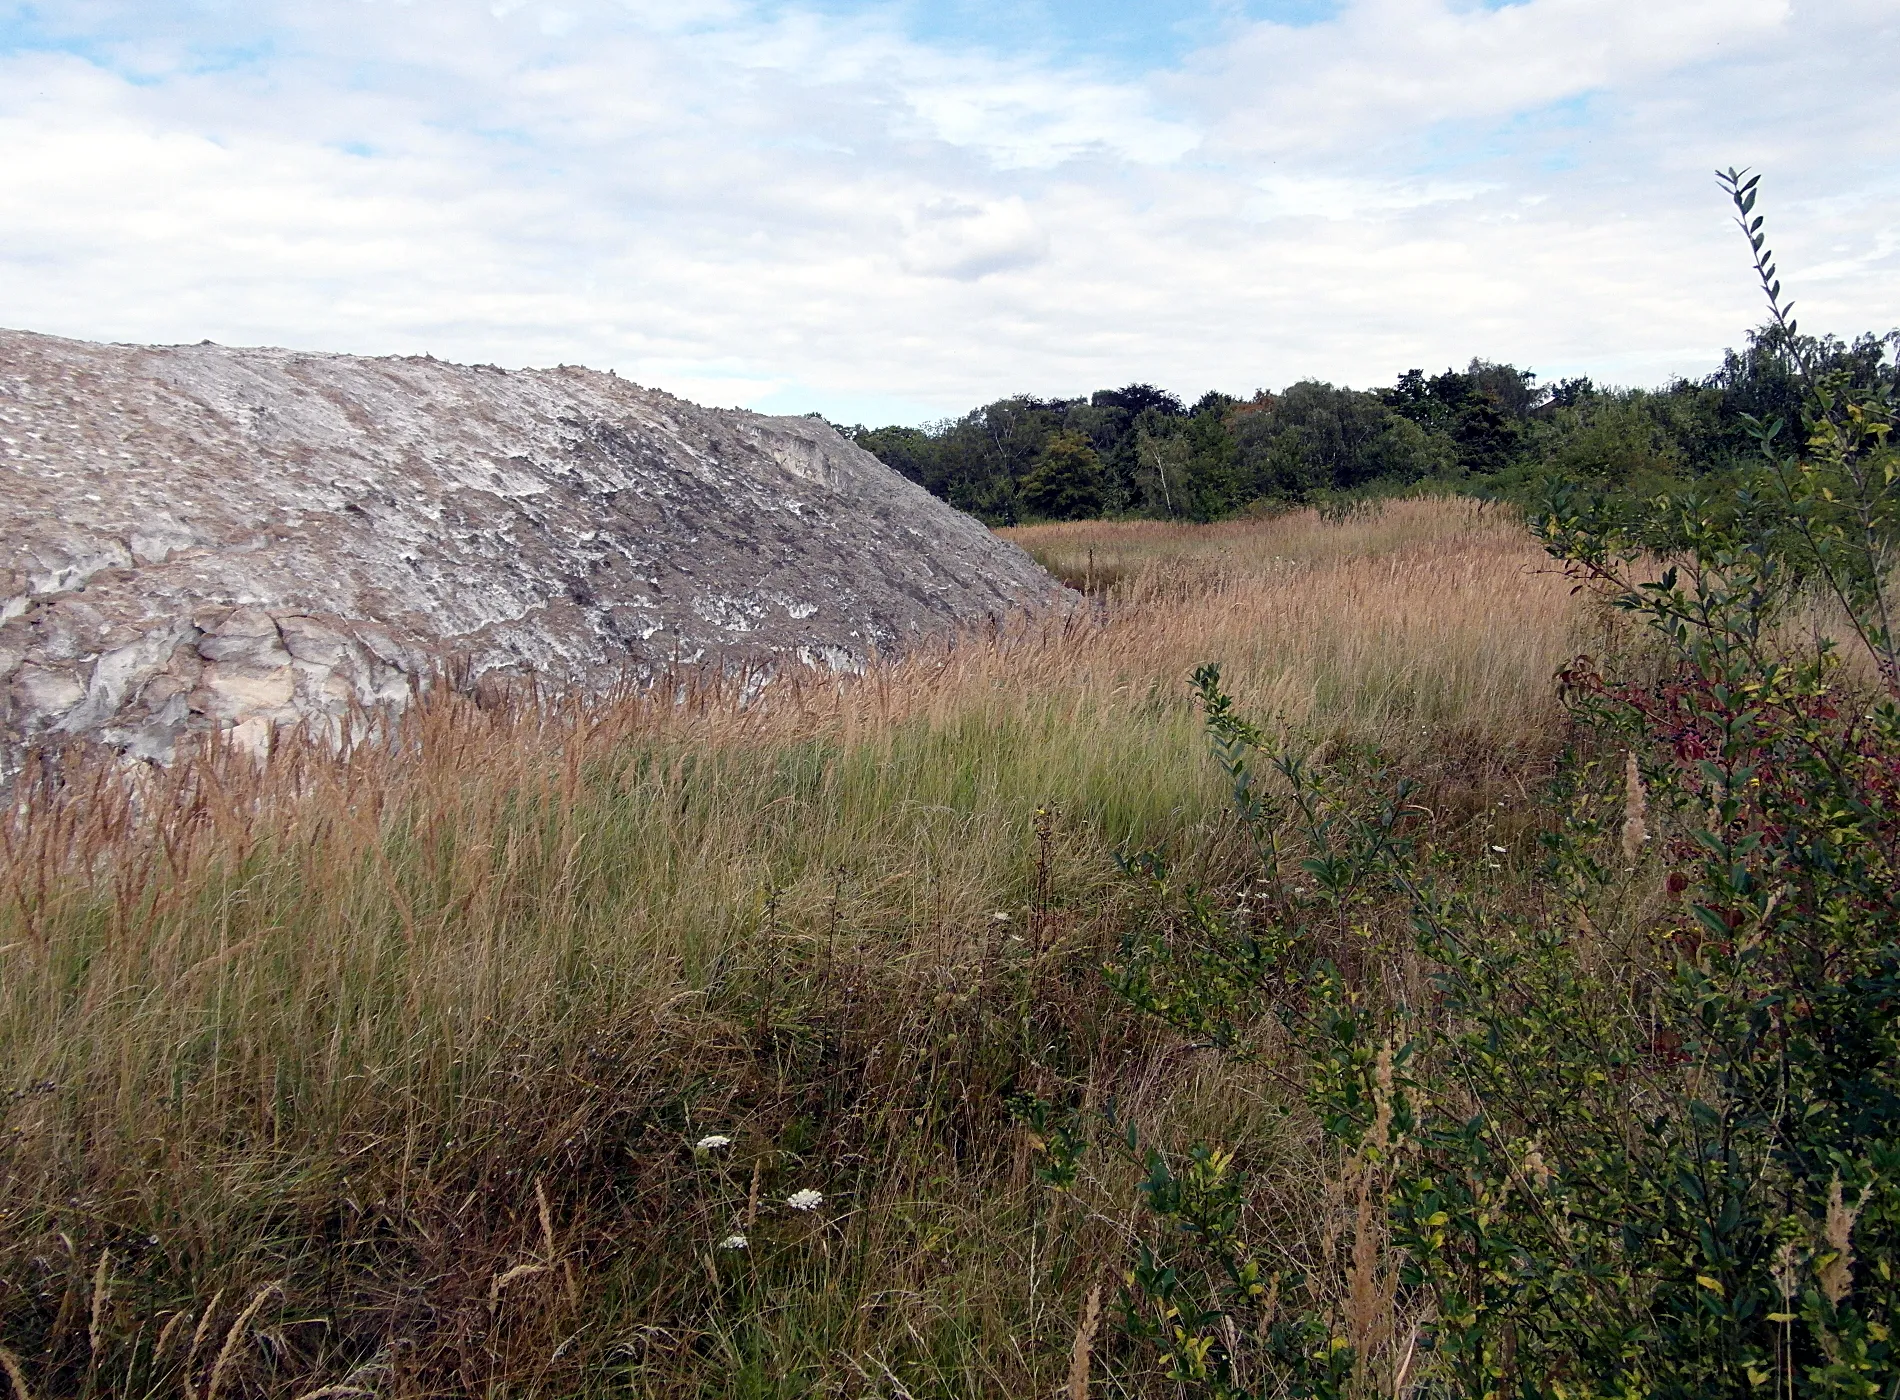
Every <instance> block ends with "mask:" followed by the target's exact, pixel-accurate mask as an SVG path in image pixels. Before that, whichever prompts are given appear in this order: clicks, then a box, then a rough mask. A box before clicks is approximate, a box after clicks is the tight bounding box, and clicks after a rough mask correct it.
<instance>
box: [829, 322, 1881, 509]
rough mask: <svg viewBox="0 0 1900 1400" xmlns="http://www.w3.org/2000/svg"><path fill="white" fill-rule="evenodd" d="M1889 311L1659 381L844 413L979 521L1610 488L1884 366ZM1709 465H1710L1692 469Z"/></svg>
mask: <svg viewBox="0 0 1900 1400" xmlns="http://www.w3.org/2000/svg"><path fill="white" fill-rule="evenodd" d="M1890 350H1892V351H1900V331H1892V332H1889V333H1887V334H1885V335H1877V334H1873V333H1868V334H1864V335H1860V336H1857V337H1856V338H1854V339H1852V340H1841V339H1839V338H1837V337H1834V336H1820V337H1813V336H1795V337H1791V336H1790V333H1789V332H1787V331H1785V330H1784V329H1783V328H1781V327H1779V326H1776V325H1773V324H1770V325H1768V326H1765V327H1763V328H1761V329H1758V330H1754V331H1751V332H1749V335H1748V340H1747V344H1746V346H1745V347H1744V348H1742V349H1740V350H1734V349H1731V350H1729V351H1727V352H1726V353H1725V354H1724V356H1723V359H1722V363H1721V365H1720V366H1719V367H1718V368H1716V369H1715V370H1714V371H1713V372H1712V373H1710V374H1708V375H1706V376H1704V377H1702V378H1700V379H1689V378H1682V379H1678V380H1676V381H1675V382H1674V383H1671V384H1668V385H1666V386H1664V387H1662V388H1658V389H1624V388H1609V387H1600V386H1598V385H1596V384H1595V383H1593V382H1592V381H1591V380H1590V379H1588V378H1572V379H1559V380H1557V381H1555V382H1554V383H1549V384H1540V383H1539V382H1538V378H1537V375H1536V374H1534V373H1533V372H1532V371H1530V370H1527V369H1519V368H1517V367H1516V366H1514V365H1510V364H1502V363H1496V362H1493V361H1490V360H1484V359H1473V360H1472V361H1471V362H1470V363H1469V364H1468V365H1467V366H1466V367H1465V368H1464V369H1462V370H1458V369H1451V368H1448V369H1446V370H1445V371H1444V372H1443V373H1442V374H1436V375H1429V376H1428V375H1426V374H1425V373H1424V372H1423V371H1422V370H1416V369H1414V370H1410V371H1408V372H1406V373H1405V374H1404V375H1402V376H1400V377H1399V379H1398V382H1397V383H1395V384H1393V385H1391V386H1389V387H1385V388H1378V389H1351V388H1342V387H1337V386H1334V385H1332V384H1328V383H1324V382H1322V381H1319V380H1302V381H1300V382H1299V383H1296V384H1293V385H1291V386H1289V387H1288V388H1286V389H1285V390H1283V391H1282V392H1279V393H1269V392H1267V391H1266V390H1260V391H1259V392H1257V393H1255V394H1254V395H1253V396H1252V397H1251V398H1246V399H1242V398H1237V397H1235V396H1233V395H1230V394H1223V393H1219V392H1209V393H1206V394H1204V395H1202V396H1201V397H1200V398H1199V399H1198V400H1196V401H1195V402H1194V403H1193V404H1192V405H1189V404H1187V403H1186V402H1185V401H1184V400H1182V399H1181V398H1179V397H1177V396H1176V395H1174V394H1172V393H1169V392H1168V391H1166V390H1164V389H1158V388H1156V387H1154V386H1153V385H1150V384H1130V385H1128V386H1126V387H1124V388H1120V389H1102V390H1098V391H1097V392H1095V393H1093V394H1090V395H1089V396H1087V397H1086V398H1073V399H1044V398H1037V397H1035V396H1033V395H1028V394H1019V395H1015V396H1012V397H1010V398H1005V399H998V400H997V401H996V402H994V403H991V404H985V405H984V406H983V407H981V408H976V409H972V410H971V411H970V412H968V413H966V414H964V415H963V416H962V417H960V418H953V419H946V420H944V421H942V422H938V423H932V424H927V425H925V426H923V427H901V426H890V427H882V428H867V427H864V426H862V425H859V426H855V427H846V428H841V429H840V431H841V432H843V433H844V435H845V436H846V437H848V438H850V439H852V440H853V441H855V442H856V443H858V445H859V446H861V447H864V448H866V449H868V450H869V451H871V452H872V453H874V454H875V455H876V456H877V457H878V458H879V459H881V460H882V461H883V462H885V463H886V464H887V465H889V466H891V467H893V468H895V469H896V470H897V471H898V472H900V473H902V474H903V475H904V476H906V477H908V478H909V479H910V480H912V481H914V482H916V483H918V484H919V485H920V486H923V487H924V488H925V489H927V490H929V491H930V492H931V493H933V494H934V495H937V496H940V497H942V498H943V499H944V500H946V501H948V502H950V503H951V504H952V505H954V506H957V507H958V508H959V509H962V510H966V511H968V512H970V513H971V514H972V515H975V516H977V517H978V518H979V519H981V520H983V521H985V522H986V523H988V524H992V525H1013V524H1019V523H1023V522H1026V521H1037V520H1081V519H1091V518H1098V517H1117V516H1146V517H1154V518H1160V519H1182V520H1197V521H1206V520H1218V519H1221V518H1223V517H1227V516H1231V515H1235V514H1239V513H1241V512H1244V511H1247V510H1249V509H1250V508H1261V507H1265V508H1273V507H1276V506H1287V505H1303V504H1310V503H1314V502H1316V501H1324V500H1327V499H1330V498H1336V497H1341V496H1352V495H1358V494H1369V493H1383V492H1389V491H1394V490H1401V489H1404V488H1407V487H1411V486H1414V485H1417V484H1419V483H1435V484H1440V485H1443V486H1445V487H1448V488H1453V489H1466V490H1477V491H1481V492H1484V493H1486V494H1503V495H1509V494H1515V493H1516V492H1517V491H1518V490H1520V489H1522V488H1523V487H1525V486H1526V485H1527V484H1528V483H1529V482H1531V481H1533V480H1541V479H1547V478H1549V477H1552V476H1555V477H1559V478H1562V479H1565V480H1571V481H1577V482H1581V483H1588V484H1594V485H1598V486H1602V487H1605V488H1609V489H1614V490H1649V489H1657V488H1660V489H1667V484H1668V483H1670V482H1679V481H1682V480H1685V479H1694V480H1700V481H1705V482H1707V481H1708V479H1709V478H1713V477H1719V476H1721V475H1723V474H1726V473H1730V472H1733V471H1736V470H1738V469H1740V468H1742V467H1743V466H1745V465H1746V464H1748V463H1750V462H1752V461H1753V460H1754V458H1755V456H1756V454H1757V448H1756V446H1755V443H1754V440H1753V439H1751V438H1750V437H1749V435H1748V432H1747V426H1746V425H1747V420H1748V419H1749V418H1750V417H1753V418H1757V419H1761V420H1770V419H1774V418H1781V419H1783V420H1784V421H1787V422H1789V423H1798V422H1799V418H1800V407H1801V402H1802V392H1803V391H1802V386H1801V380H1800V375H1799V371H1798V368H1797V362H1798V360H1799V359H1802V358H1805V359H1806V361H1807V363H1808V364H1809V365H1811V366H1815V367H1817V368H1818V371H1819V373H1821V374H1822V375H1823V376H1827V375H1834V376H1838V377H1840V380H1841V382H1842V383H1843V384H1846V385H1849V386H1851V387H1853V388H1855V389H1871V388H1874V387H1877V386H1878V385H1880V384H1883V383H1885V384H1892V383H1893V382H1894V376H1895V367H1894V363H1893V361H1892V360H1891V359H1889V351H1890ZM1708 484H1713V483H1708Z"/></svg>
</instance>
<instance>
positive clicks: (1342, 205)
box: [0, 0, 1900, 423]
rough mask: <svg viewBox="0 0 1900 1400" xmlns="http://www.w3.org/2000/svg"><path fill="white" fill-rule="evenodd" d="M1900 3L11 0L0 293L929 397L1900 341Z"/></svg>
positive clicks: (239, 336) (788, 404)
mask: <svg viewBox="0 0 1900 1400" xmlns="http://www.w3.org/2000/svg"><path fill="white" fill-rule="evenodd" d="M1896 71H1900V4H1896V3H1895V0H1514V2H1512V3H1504V2H1502V0H1153V3H1146V4H1144V3H1138V2H1137V0H1092V3H1083V2H1082V0H1015V3H1003V0H883V2H881V3H877V2H873V0H803V2H801V0H703V3H697V4H671V3H664V2H663V0H298V2H297V3H289V0H139V2H138V3H123V2H122V0H65V3H59V2H58V0H48V2H43V3H31V4H21V3H14V0H0V325H5V326H8V327H13V328H19V329H27V330H35V331H42V332H47V333H50V334H56V335H65V336H75V337H81V338H85V339H93V340H112V341H134V342H150V343H177V342H191V341H198V340H204V339H209V340H214V341H217V342H219V343H221V344H229V345H257V344H267V345H283V346H289V347H293V348H296V349H303V350H334V351H345V352H349V353H356V354H424V353H428V354H433V355H435V356H437V357H438V358H442V359H451V360H458V361H464V362H475V363H493V364H500V365H503V366H506V367H516V366H523V365H549V364H586V365H591V366H593V367H595V368H597V369H609V368H611V369H614V370H616V371H617V372H618V373H620V374H621V375H623V376H626V377H628V378H631V379H633V380H636V381H637V382H639V383H642V384H647V385H651V386H655V387H658V388H662V389H666V390H669V391H671V392H673V393H676V394H679V395H681V396H683V397H686V398H690V399H693V400H695V401H698V402H701V403H708V404H714V405H720V406H725V405H739V406H744V407H750V408H757V409H760V410H763V411H766V412H786V413H802V412H808V411H816V412H822V413H823V414H825V416H827V417H828V418H831V419H833V420H834V421H841V422H847V423H849V422H866V423H884V422H902V423H914V422H924V421H929V420H932V419H936V418H940V417H943V416H946V415H953V414H957V413H960V412H963V411H965V410H967V409H969V408H971V407H973V406H975V405H976V404H979V403H982V402H987V401H989V400H993V399H996V398H999V397H1002V396H1004V395H1007V394H1013V393H1030V394H1037V395H1041V396H1047V397H1055V396H1070V395H1080V394H1086V393H1088V392H1090V391H1091V390H1094V389H1098V388H1103V387H1109V386H1115V385H1121V384H1126V383H1131V382H1136V381H1141V382H1148V383H1154V384H1158V385H1160V386H1162V387H1165V388H1168V389H1172V390H1174V391H1175V392H1177V393H1180V394H1182V395H1183V396H1184V397H1186V398H1188V399H1190V400H1191V399H1193V398H1196V397H1198V396H1199V395H1200V394H1201V393H1202V392H1203V391H1205V390H1207V389H1210V388H1213V389H1221V390H1224V391H1226V392H1230V393H1237V394H1249V393H1251V392H1253V390H1254V389H1256V388H1260V387H1266V388H1276V389H1277V388H1281V387H1284V386H1285V385H1286V384H1288V383H1290V382H1292V381H1294V380H1297V379H1304V378H1318V379H1325V380H1328V381H1331V382H1334V383H1342V384H1352V385H1355V386H1360V387H1366V386H1373V385H1378V384H1388V383H1391V382H1392V381H1393V380H1394V379H1396V378H1397V377H1398V376H1399V375H1400V374H1401V373H1403V372H1404V371H1405V370H1407V369H1410V368H1414V367H1418V368H1424V369H1426V370H1428V371H1436V370H1438V369H1442V368H1444V367H1446V366H1448V365H1460V366H1462V365H1463V364H1464V363H1465V362H1466V361H1468V360H1469V359H1470V358H1471V357H1473V356H1483V357H1484V358H1487V359H1492V360H1502V361H1508V362H1511V363H1514V364H1517V365H1519V366H1520V367H1528V368H1530V369H1532V370H1534V371H1535V372H1537V373H1538V374H1539V375H1541V376H1542V377H1543V378H1544V379H1546V380H1550V379H1555V378H1558V377H1564V376H1569V375H1576V374H1588V375H1591V376H1593V377H1594V378H1595V379H1597V380H1598V381H1599V382H1603V383H1617V384H1652V383H1660V382H1664V381H1666V380H1668V379H1670V378H1672V377H1674V376H1676V375H1679V374H1688V375H1700V374H1703V373H1706V372H1707V371H1708V370H1709V369H1710V368H1712V367H1713V365H1714V364H1715V363H1716V362H1717V361H1718V360H1719V357H1720V355H1721V352H1722V349H1723V347H1725V346H1729V345H1738V344H1740V343H1741V342H1742V340H1743V337H1744V335H1745V333H1746V331H1747V329H1748V328H1749V327H1750V326H1752V325H1756V324H1758V323H1759V322H1760V321H1761V319H1762V308H1761V304H1760V296H1759V292H1758V290H1757V289H1756V288H1755V286H1754V285H1753V282H1752V279H1751V274H1750V270H1749V265H1748V258H1747V250H1746V246H1745V245H1744V244H1743V242H1742V239H1741V235H1740V234H1739V233H1738V232H1737V231H1736V230H1735V228H1734V227H1733V225H1732V224H1731V223H1730V222H1729V216H1730V214H1731V212H1732V211H1730V210H1729V209H1728V208H1727V206H1726V203H1725V200H1724V198H1723V196H1722V194H1721V192H1720V190H1718V189H1717V187H1716V185H1715V182H1714V179H1713V174H1712V172H1713V171H1714V170H1715V169H1717V168H1725V167H1728V166H1731V165H1735V166H1750V167H1753V168H1754V169H1756V170H1758V171H1760V172H1761V173H1762V177H1763V178H1762V186H1761V188H1762V206H1761V208H1760V209H1759V210H1758V212H1765V214H1766V215H1767V218H1768V231H1769V234H1770V238H1771V243H1772V246H1773V247H1774V248H1775V250H1776V252H1777V253H1778V254H1779V257H1780V263H1781V270H1782V276H1783V281H1784V282H1785V283H1786V284H1787V289H1788V291H1789V293H1790V294H1791V295H1792V296H1793V297H1794V298H1795V299H1796V301H1797V303H1798V307H1797V312H1796V314H1797V316H1799V317H1800V318H1801V322H1802V328H1803V329H1804V330H1809V331H1832V332H1835V333H1838V334H1842V335H1852V334H1854V333H1857V332H1861V331H1866V330H1878V331H1885V330H1888V329H1891V328H1893V327H1895V326H1900V146H1897V145H1896V142H1895V139H1894V137H1895V108H1894V103H1893V100H1892V94H1893V90H1894V89H1893V77H1892V75H1893V74H1894V73H1895V72H1896Z"/></svg>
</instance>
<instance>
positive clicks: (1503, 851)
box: [1491, 846, 1510, 855]
mask: <svg viewBox="0 0 1900 1400" xmlns="http://www.w3.org/2000/svg"><path fill="white" fill-rule="evenodd" d="M1491 849H1492V850H1494V851H1496V852H1497V853H1498V854H1499V855H1504V854H1506V853H1507V852H1508V851H1509V850H1510V847H1508V846H1493V847H1492V848H1491Z"/></svg>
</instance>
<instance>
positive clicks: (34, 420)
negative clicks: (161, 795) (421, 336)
mask: <svg viewBox="0 0 1900 1400" xmlns="http://www.w3.org/2000/svg"><path fill="white" fill-rule="evenodd" d="M1062 593H1063V590H1061V589H1060V588H1059V587H1058V586H1057V585H1056V584H1055V582H1054V581H1053V580H1052V579H1051V578H1049V576H1048V575H1047V574H1045V573H1043V571H1042V570H1041V569H1039V568H1038V567H1036V565H1035V564H1034V563H1033V562H1032V561H1031V560H1030V559H1029V558H1028V556H1026V555H1025V554H1023V553H1022V552H1021V551H1020V550H1018V549H1017V548H1016V547H1015V546H1013V545H1010V544H1006V543H1004V542H1003V541H1001V540H999V539H997V538H996V537H995V536H994V535H992V534H990V532H989V531H987V530H985V529H984V528H983V527H982V526H981V525H979V524H978V523H977V522H976V521H974V520H971V519H970V518H969V517H967V516H964V515H962V514H960V513H958V512H957V511H954V510H952V509H951V508H949V507H948V506H946V505H944V504H943V503H942V502H940V501H937V500H936V499H934V498H933V497H931V496H930V495H929V494H927V493H926V492H924V491H923V490H921V489H919V488H918V487H916V486H913V485H912V484H910V483H909V482H907V481H905V480H904V479H903V478H901V477H899V476H898V475H897V474H896V473H895V472H892V471H891V470H890V469H889V468H887V467H885V466H884V465H883V464H882V463H880V462H878V461H877V459H876V458H874V457H872V456H871V455H870V454H869V453H867V452H865V451H863V450H861V449H860V448H857V447H854V446H852V445H851V444H850V443H848V442H846V441H844V440H843V439H842V438H840V437H839V436H838V435H837V434H836V433H834V432H833V431H832V430H831V429H830V428H829V427H827V426H825V425H824V424H823V423H821V422H818V421H817V420H814V419H805V418H772V417H764V416H761V415H759V414H753V413H743V412H737V411H720V410H710V409H703V408H698V407H695V406H694V405H692V404H688V403H684V402H682V401H681V400H679V399H676V398H673V397H671V396H670V395H667V394H664V393H658V392H655V391H653V390H648V389H642V388H640V387H638V386H636V385H634V384H630V383H628V382H627V381H625V380H621V379H617V378H615V377H613V376H612V375H609V374H596V373H594V372H593V371H590V370H585V369H572V368H566V367H563V368H560V369H552V370H526V371H520V372H514V373H508V372H504V371H501V370H498V369H493V368H488V367H483V366H464V365H450V364H443V363H439V362H437V361H435V360H432V359H397V358H391V359H359V358H354V357H350V356H344V355H307V354H296V353H292V352H289V351H283V350H232V349H225V348H222V347H219V346H214V345H201V346H180V347H164V348H147V347H139V346H123V345H93V344H88V343H85V342H80V341H70V340H59V339H54V338H52V337H49V336H41V335H33V334H28V333H25V332H19V331H0V736H4V738H5V739H6V740H7V741H8V743H9V745H10V746H12V747H15V748H17V747H18V746H19V745H21V744H23V743H32V742H46V741H49V740H51V741H63V740H64V739H67V738H69V737H83V738H89V739H93V740H97V741H99V742H103V743H106V744H109V745H112V746H115V747H117V748H120V749H122V750H125V751H126V752H128V753H130V754H132V755H135V756H138V757H143V758H152V759H158V760H164V759H167V758H168V757H169V756H170V755H171V754H172V753H173V751H174V748H175V746H176V744H177V742H178V739H179V738H180V736H182V735H184V734H186V733H189V732H192V731H195V730H202V729H209V728H235V729H236V730H237V738H238V740H239V741H240V742H245V743H251V744H258V743H261V742H262V741H263V740H264V739H266V738H268V736H269V734H270V731H271V728H272V727H273V726H277V725H284V724H294V723H300V722H304V721H310V720H315V721H317V722H319V723H322V722H326V721H327V722H332V723H333V722H335V721H337V720H338V719H339V717H341V716H342V715H344V714H345V713H347V712H348V711H349V710H350V708H351V707H352V706H356V705H368V706H374V705H377V704H379V703H397V704H400V703H401V702H402V701H403V700H404V699H405V698H406V697H407V696H408V695H409V694H410V687H411V683H412V679H413V678H415V677H417V676H419V675H423V674H426V673H427V672H429V671H430V670H431V669H432V668H433V667H435V666H437V665H440V664H442V663H443V662H445V661H447V660H449V659H451V658H453V659H455V660H456V662H457V664H459V665H463V666H466V667H468V668H469V670H470V671H471V672H472V673H474V674H477V675H479V674H482V673H486V672H493V671H507V672H514V673H534V674H537V675H541V676H549V677H553V678H555V679H557V680H559V681H562V682H564V683H580V684H604V683H607V682H610V681H613V680H617V679H621V678H625V677H627V676H628V675H629V674H631V675H635V676H638V675H640V674H650V673H651V672H652V671H653V670H654V669H655V668H657V667H660V666H662V665H665V664H667V663H671V662H675V661H678V662H694V661H704V662H713V663H721V662H738V661H741V660H747V661H750V660H760V659H771V658H777V659H779V660H780V661H787V660H790V659H792V658H796V659H797V660H798V661H801V662H804V663H806V664H811V665H820V666H828V667H854V666H857V665H860V664H861V663H862V662H863V661H864V660H865V659H866V658H867V657H868V656H869V655H871V654H872V653H873V652H874V651H875V652H880V653H890V652H894V651H898V650H901V649H902V648H903V647H905V646H906V645H908V644H910V643H913V642H915V641H916V640H917V639H919V638H920V637H922V636H924V635H926V634H929V633H933V632H942V631H944V630H947V629H950V628H953V627H955V626H957V625H959V624H972V623H980V622H983V621H985V620H988V619H992V618H1001V617H1003V616H1004V615H1007V614H1009V613H1011V612H1014V611H1017V610H1020V609H1024V608H1035V607H1040V606H1045V605H1051V604H1053V603H1055V602H1056V601H1057V600H1058V599H1059V598H1060V597H1061V596H1062Z"/></svg>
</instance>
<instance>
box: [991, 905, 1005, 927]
mask: <svg viewBox="0 0 1900 1400" xmlns="http://www.w3.org/2000/svg"><path fill="white" fill-rule="evenodd" d="M990 917H991V918H992V919H994V920H995V921H996V922H997V923H999V924H1006V923H1008V922H1009V913H1008V911H1007V910H1003V909H998V910H997V911H996V912H995V913H994V914H992V915H990Z"/></svg>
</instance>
